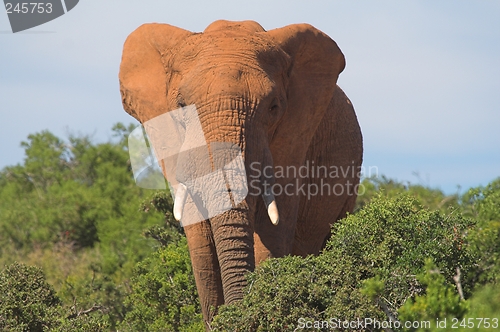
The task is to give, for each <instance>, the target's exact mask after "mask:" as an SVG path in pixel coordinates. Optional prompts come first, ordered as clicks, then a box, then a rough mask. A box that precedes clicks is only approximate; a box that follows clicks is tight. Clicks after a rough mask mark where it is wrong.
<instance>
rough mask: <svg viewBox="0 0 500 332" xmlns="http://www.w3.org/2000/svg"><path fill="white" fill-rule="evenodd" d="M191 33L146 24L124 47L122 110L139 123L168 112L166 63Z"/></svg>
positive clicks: (159, 25) (171, 27)
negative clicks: (173, 50)
mask: <svg viewBox="0 0 500 332" xmlns="http://www.w3.org/2000/svg"><path fill="white" fill-rule="evenodd" d="M191 34H192V33H191V32H190V31H187V30H183V29H180V28H177V27H174V26H171V25H168V24H156V23H152V24H144V25H141V26H140V27H139V28H137V29H136V30H135V31H134V32H132V33H131V34H130V35H129V36H128V38H127V40H126V41H125V44H124V46H123V54H122V62H121V65H120V74H119V79H120V92H121V95H122V103H123V108H124V109H125V111H127V113H129V114H130V115H132V116H133V117H134V118H136V119H137V120H139V121H140V122H145V121H147V120H149V119H151V118H153V117H155V116H158V115H161V114H163V113H165V112H167V111H170V110H169V109H167V88H168V87H167V84H168V76H167V73H166V71H165V63H166V62H167V61H168V59H167V58H168V56H169V55H170V54H171V53H172V52H171V49H172V48H174V46H175V45H176V44H178V43H179V42H181V41H183V40H184V39H185V38H187V37H188V36H189V35H191Z"/></svg>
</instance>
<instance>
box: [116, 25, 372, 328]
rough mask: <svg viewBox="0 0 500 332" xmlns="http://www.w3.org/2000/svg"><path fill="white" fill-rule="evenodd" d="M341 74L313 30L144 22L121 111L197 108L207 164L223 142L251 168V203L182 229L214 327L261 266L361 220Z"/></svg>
mask: <svg viewBox="0 0 500 332" xmlns="http://www.w3.org/2000/svg"><path fill="white" fill-rule="evenodd" d="M344 67H345V59H344V55H343V54H342V52H341V51H340V49H339V48H338V46H337V44H336V43H335V42H334V41H333V40H332V39H331V38H330V37H328V36H327V35H326V34H324V33H323V32H321V31H319V30H318V29H316V28H314V27H313V26H311V25H308V24H296V25H289V26H286V27H283V28H279V29H274V30H270V31H266V30H264V29H263V28H262V27H261V26H260V25H259V24H258V23H256V22H253V21H243V22H230V21H216V22H214V23H212V24H210V25H209V26H208V27H207V28H206V29H205V31H204V32H203V33H193V32H190V31H187V30H183V29H180V28H177V27H174V26H171V25H168V24H145V25H142V26H140V27H139V28H138V29H137V30H135V31H134V32H132V33H131V34H130V35H129V37H128V38H127V40H126V42H125V44H124V49H123V56H122V62H121V66H120V74H119V78H120V91H121V95H122V102H123V107H124V109H125V110H126V111H127V112H128V113H129V114H130V115H132V116H133V117H134V118H136V119H137V120H138V121H140V122H141V123H143V124H144V123H146V122H148V121H149V120H151V119H154V118H156V117H158V116H161V115H162V114H166V113H167V112H170V111H172V110H176V109H185V108H186V107H188V105H195V106H196V112H195V113H194V114H195V115H197V116H198V118H199V123H200V125H201V130H202V132H203V135H204V137H202V139H203V140H204V141H205V142H206V143H207V147H206V151H208V152H207V153H208V157H207V159H206V160H205V161H206V163H208V164H210V161H211V160H212V159H213V158H215V157H214V156H213V155H214V153H215V152H214V151H213V150H211V146H213V145H212V144H215V143H227V144H229V145H231V146H234V147H237V148H238V149H237V150H239V151H240V152H241V156H242V158H243V160H244V168H245V174H246V180H247V184H248V193H246V196H245V197H244V199H242V200H241V201H239V202H237V204H234V206H233V207H232V208H231V209H228V210H226V211H224V212H221V213H220V214H217V215H213V216H210V217H209V218H207V219H205V220H200V221H199V222H196V223H192V224H190V225H188V226H185V227H184V229H185V233H186V236H187V240H188V245H189V251H190V255H191V260H192V266H193V271H194V275H195V279H196V286H197V289H198V293H199V296H200V301H201V305H202V311H203V317H204V319H205V322H206V324H209V322H210V321H211V319H212V317H213V315H214V314H215V310H214V308H217V307H218V306H219V305H221V304H223V303H232V302H234V301H237V300H239V299H241V298H242V297H243V288H244V287H245V285H246V281H245V274H246V273H247V272H248V271H252V270H254V268H255V266H256V264H259V262H261V261H263V260H265V259H266V258H269V257H282V256H284V255H288V254H294V255H302V256H305V255H308V254H318V253H319V251H320V250H321V249H322V248H323V246H324V244H325V241H326V240H327V239H328V237H329V234H330V226H331V224H332V223H334V222H335V221H336V220H338V219H340V218H343V217H344V216H345V215H346V213H348V212H351V211H352V210H353V207H354V204H355V201H356V197H357V192H356V188H357V186H358V184H359V176H360V174H359V171H360V168H361V162H362V152H363V151H362V150H363V147H362V136H361V131H360V128H359V124H358V121H357V118H356V115H355V113H354V109H353V106H352V104H351V102H350V100H349V99H348V98H347V96H346V95H345V94H344V92H343V91H342V90H341V89H340V88H339V87H338V86H337V78H338V75H339V74H340V72H342V71H343V69H344ZM184 130H185V131H186V133H185V137H189V136H190V135H191V134H190V133H189V129H186V128H184ZM160 131H161V130H160ZM203 135H202V136H203ZM188 159H189V158H180V157H179V158H178V159H176V161H174V162H175V163H176V165H177V167H179V165H180V167H184V168H185V169H190V171H189V172H191V173H190V174H192V173H193V172H194V173H196V168H197V167H201V164H202V163H197V162H194V163H193V162H191V163H190V166H189V165H188V164H189V161H188ZM165 167H166V166H165V165H163V171H164V172H165V170H166V169H165ZM213 168H214V167H213V165H212V169H213ZM189 172H188V173H189ZM278 173H279V174H278ZM166 176H167V178H168V177H169V176H168V175H166ZM174 177H175V176H174ZM170 180H172V179H171V178H170V179H169V181H170ZM173 180H175V179H173ZM177 180H178V181H177V182H179V183H181V182H182V180H179V179H177ZM179 188H184V189H183V190H177V192H176V194H175V196H176V197H175V203H174V214H175V215H176V216H177V217H178V218H181V221H182V219H183V218H184V216H182V209H183V206H182V204H183V203H182V202H183V200H184V199H185V196H186V195H187V194H186V190H185V187H179ZM327 189H328V192H327ZM200 190H202V189H200ZM196 194H197V193H194V192H191V193H190V195H196ZM207 326H208V325H207Z"/></svg>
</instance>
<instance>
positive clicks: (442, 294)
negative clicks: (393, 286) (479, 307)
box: [398, 260, 467, 322]
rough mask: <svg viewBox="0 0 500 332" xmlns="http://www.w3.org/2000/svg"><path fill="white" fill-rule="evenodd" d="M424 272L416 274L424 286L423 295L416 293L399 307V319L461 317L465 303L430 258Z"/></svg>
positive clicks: (419, 319)
mask: <svg viewBox="0 0 500 332" xmlns="http://www.w3.org/2000/svg"><path fill="white" fill-rule="evenodd" d="M425 269H426V271H425V273H421V274H420V275H419V276H418V281H419V282H420V283H421V284H422V285H423V286H425V287H426V291H425V295H416V296H415V297H414V298H410V299H408V301H406V303H405V304H404V305H403V306H402V307H401V308H400V309H399V316H398V318H399V319H400V320H401V321H403V322H404V321H410V322H414V321H433V322H434V321H436V318H439V319H440V320H443V319H447V320H451V319H452V318H462V317H463V316H464V314H465V313H466V311H467V304H466V302H465V301H461V300H460V296H459V294H458V293H457V291H456V289H455V287H454V286H452V285H450V284H448V283H447V282H446V279H445V277H444V276H443V275H442V274H441V272H440V271H439V269H438V268H437V267H436V265H435V264H434V263H433V262H432V260H427V262H426V265H425Z"/></svg>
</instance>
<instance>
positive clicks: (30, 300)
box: [0, 263, 108, 332]
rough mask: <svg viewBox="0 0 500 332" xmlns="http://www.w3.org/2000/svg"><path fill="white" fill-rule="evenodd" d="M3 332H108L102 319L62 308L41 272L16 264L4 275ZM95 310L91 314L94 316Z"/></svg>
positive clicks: (1, 279)
mask: <svg viewBox="0 0 500 332" xmlns="http://www.w3.org/2000/svg"><path fill="white" fill-rule="evenodd" d="M0 294H1V297H0V329H1V330H2V331H19V332H21V331H30V332H42V331H61V332H62V331H75V330H79V331H89V332H99V331H106V330H107V329H108V326H107V324H106V323H105V322H104V321H103V319H102V318H101V317H100V316H88V315H86V314H82V312H77V313H73V312H71V309H69V308H64V307H62V305H61V304H62V303H61V300H60V299H59V298H58V297H57V295H56V293H55V291H54V289H53V288H52V287H51V286H50V285H49V284H48V283H47V282H46V280H45V276H44V274H43V272H42V270H41V269H39V268H37V267H33V266H26V265H23V264H19V263H14V264H12V265H9V266H8V267H6V268H5V269H4V270H3V271H2V272H1V273H0ZM91 311H93V310H89V311H88V312H89V313H90V312H91Z"/></svg>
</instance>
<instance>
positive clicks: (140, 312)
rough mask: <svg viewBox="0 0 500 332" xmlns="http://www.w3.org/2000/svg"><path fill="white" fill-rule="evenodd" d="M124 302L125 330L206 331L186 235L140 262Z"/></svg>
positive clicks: (145, 331)
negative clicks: (130, 289) (126, 310)
mask: <svg viewBox="0 0 500 332" xmlns="http://www.w3.org/2000/svg"><path fill="white" fill-rule="evenodd" d="M131 287H132V291H131V293H130V294H129V296H128V297H127V299H126V301H125V303H126V305H128V306H129V311H128V312H127V315H126V316H125V319H124V321H123V322H122V323H121V325H120V330H124V331H144V332H147V331H151V332H153V331H183V332H194V331H204V327H203V319H202V316H201V307H200V303H199V300H198V293H197V291H196V286H195V282H194V276H193V273H192V270H191V260H190V259H189V251H188V249H187V241H186V238H185V237H181V238H180V239H179V240H178V242H170V243H169V244H167V245H166V246H165V247H163V248H161V249H159V250H158V252H156V253H155V254H153V255H151V256H150V257H148V258H146V259H145V260H144V261H142V262H141V263H139V264H138V265H137V267H136V270H135V275H134V277H133V278H132V281H131Z"/></svg>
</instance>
